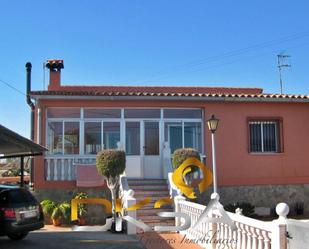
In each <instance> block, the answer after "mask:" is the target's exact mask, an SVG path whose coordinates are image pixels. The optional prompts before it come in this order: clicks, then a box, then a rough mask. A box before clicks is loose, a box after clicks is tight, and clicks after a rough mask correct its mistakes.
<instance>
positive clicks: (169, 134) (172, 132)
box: [164, 122, 182, 153]
mask: <svg viewBox="0 0 309 249" xmlns="http://www.w3.org/2000/svg"><path fill="white" fill-rule="evenodd" d="M164 134H165V141H167V142H169V146H170V148H171V153H174V151H175V150H176V149H179V148H182V124H181V123H180V122H179V123H177V122H167V123H165V132H164Z"/></svg>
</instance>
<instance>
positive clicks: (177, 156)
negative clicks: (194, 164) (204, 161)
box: [173, 148, 201, 169]
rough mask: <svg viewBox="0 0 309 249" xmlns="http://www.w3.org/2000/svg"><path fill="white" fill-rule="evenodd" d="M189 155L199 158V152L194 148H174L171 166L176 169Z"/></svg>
mask: <svg viewBox="0 0 309 249" xmlns="http://www.w3.org/2000/svg"><path fill="white" fill-rule="evenodd" d="M189 157H194V158H196V159H198V160H201V157H200V153H199V152H198V151H197V150H196V149H193V148H184V149H177V150H175V151H174V154H173V168H174V169H177V168H178V167H179V166H180V165H181V164H182V163H183V162H184V161H185V160H186V159H187V158H189Z"/></svg>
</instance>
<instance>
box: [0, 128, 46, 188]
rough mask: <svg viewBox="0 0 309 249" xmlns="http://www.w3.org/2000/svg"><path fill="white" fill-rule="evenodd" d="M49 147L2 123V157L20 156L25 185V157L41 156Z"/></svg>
mask: <svg viewBox="0 0 309 249" xmlns="http://www.w3.org/2000/svg"><path fill="white" fill-rule="evenodd" d="M45 151H47V149H46V148H45V147H43V146H41V145H39V144H36V143H34V142H32V141H31V140H29V139H27V138H25V137H23V136H21V135H19V134H17V133H16V132H14V131H11V130H10V129H8V128H6V127H4V126H2V125H0V159H2V158H12V157H20V170H21V174H20V185H21V186H23V185H24V158H25V157H28V156H39V155H42V154H43V152H45Z"/></svg>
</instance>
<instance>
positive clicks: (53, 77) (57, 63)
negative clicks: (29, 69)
mask: <svg viewBox="0 0 309 249" xmlns="http://www.w3.org/2000/svg"><path fill="white" fill-rule="evenodd" d="M45 66H46V68H48V69H49V85H48V90H49V91H52V90H59V88H60V85H61V69H63V68H64V66H63V60H47V63H46V65H45Z"/></svg>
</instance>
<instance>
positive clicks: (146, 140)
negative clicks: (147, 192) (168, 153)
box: [142, 121, 162, 179]
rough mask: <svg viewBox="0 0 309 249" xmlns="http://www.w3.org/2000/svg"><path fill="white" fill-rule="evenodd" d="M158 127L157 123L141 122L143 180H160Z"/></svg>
mask: <svg viewBox="0 0 309 249" xmlns="http://www.w3.org/2000/svg"><path fill="white" fill-rule="evenodd" d="M159 127H160V126H159V121H143V130H144V132H143V141H142V157H143V158H142V162H143V175H144V178H148V179H161V178H162V167H161V160H160V132H159V129H160V128H159Z"/></svg>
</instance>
